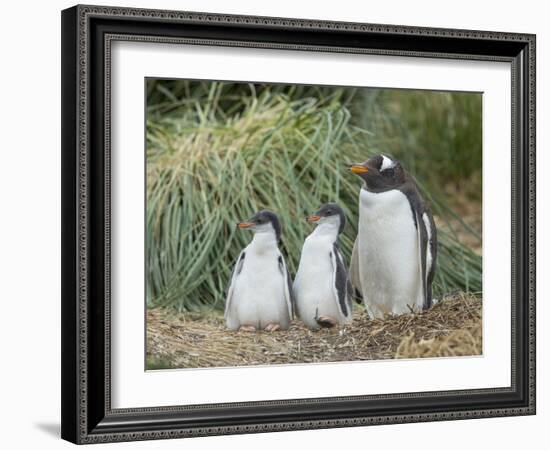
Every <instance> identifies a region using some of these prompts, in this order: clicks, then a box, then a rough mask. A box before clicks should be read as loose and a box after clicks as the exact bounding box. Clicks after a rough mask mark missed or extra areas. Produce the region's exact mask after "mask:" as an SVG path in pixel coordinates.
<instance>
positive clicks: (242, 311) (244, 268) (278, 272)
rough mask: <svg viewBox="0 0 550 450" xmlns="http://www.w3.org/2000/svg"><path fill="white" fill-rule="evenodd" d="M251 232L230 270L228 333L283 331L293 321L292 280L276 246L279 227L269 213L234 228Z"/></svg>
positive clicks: (226, 310) (226, 319)
mask: <svg viewBox="0 0 550 450" xmlns="http://www.w3.org/2000/svg"><path fill="white" fill-rule="evenodd" d="M237 226H238V227H239V228H241V229H249V230H252V231H253V232H254V237H253V239H252V241H251V242H250V244H248V245H247V246H246V248H245V249H244V250H243V251H241V253H240V255H239V257H238V258H237V262H236V264H235V267H234V269H233V274H232V276H231V282H230V284H229V288H228V290H227V298H226V303H225V321H226V326H227V328H229V329H230V330H242V331H255V330H266V331H276V330H286V329H288V327H289V326H290V321H291V320H292V318H293V308H294V306H293V293H292V280H291V278H290V274H289V273H288V270H287V266H286V262H285V259H284V258H283V255H282V254H281V252H280V251H279V247H278V242H279V239H280V237H281V224H280V222H279V218H278V217H277V215H276V214H275V213H274V212H272V211H269V210H262V211H260V212H258V213H256V214H254V215H253V216H252V217H251V218H250V219H249V220H247V221H243V222H240V223H238V224H237Z"/></svg>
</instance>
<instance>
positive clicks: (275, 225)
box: [237, 209, 281, 240]
mask: <svg viewBox="0 0 550 450" xmlns="http://www.w3.org/2000/svg"><path fill="white" fill-rule="evenodd" d="M237 226H238V227H239V228H249V229H251V230H252V231H254V232H255V233H267V232H274V233H275V236H276V238H277V240H279V239H280V238H281V222H280V221H279V218H278V217H277V214H275V213H274V212H273V211H269V210H268V209H262V210H261V211H258V212H257V213H256V214H254V215H253V216H252V217H251V218H250V219H248V220H245V221H243V222H239V223H238V224H237Z"/></svg>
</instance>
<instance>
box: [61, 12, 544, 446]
mask: <svg viewBox="0 0 550 450" xmlns="http://www.w3.org/2000/svg"><path fill="white" fill-rule="evenodd" d="M115 40H129V41H130V40H131V41H136V40H137V41H144V42H157V43H178V42H185V43H187V44H189V43H191V44H200V45H217V46H230V47H231V46H241V47H251V48H265V49H271V48H276V49H291V50H303V51H305V52H307V51H317V52H319V51H321V52H346V53H363V54H380V55H398V56H409V57H415V58H424V57H430V58H448V59H457V60H461V59H474V60H485V61H506V62H509V63H511V66H512V93H511V95H512V117H511V124H512V159H513V161H512V173H511V174H510V176H511V178H512V193H511V195H512V212H511V213H512V315H511V317H512V324H511V326H512V343H511V348H512V358H511V360H512V373H511V380H512V383H511V386H509V387H506V388H491V389H476V390H468V391H465V390H457V391H446V392H442V391H437V392H422V393H411V394H406V393H405V394H388V395H370V396H357V397H329V398H315V399H289V400H278V401H265V402H247V403H229V404H213V405H193V406H181V407H178V406H173V407H165V408H162V407H150V408H138V409H131V410H130V409H113V408H112V407H111V384H110V380H111V378H110V377H111V354H110V332H111V323H110V245H111V240H110V239H111V236H110V213H111V205H110V183H111V172H110V116H109V111H110V109H109V108H110V94H111V92H110V48H111V43H112V42H113V41H115ZM62 258H63V261H62V437H63V438H64V439H67V440H69V441H72V442H75V443H79V444H84V443H96V442H110V441H129V440H141V439H161V438H162V439H164V438H175V437H191V436H205V435H216V434H230V433H252V432H267V431H283V430H300V429H312V428H328V427H347V426H363V425H374V424H389V423H403V422H421V421H437V420H454V419H468V418H481V417H496V416H510V415H527V414H534V413H535V36H534V35H530V34H514V33H501V32H486V31H470V30H450V29H434V28H417V27H405V26H394V25H376V24H363V23H342V22H328V21H310V20H298V19H279V18H269V17H249V16H229V15H216V14H203V13H190V12H178V11H157V10H144V9H126V8H114V7H113V8H112V7H98V6H75V7H73V8H70V9H67V10H65V11H63V12H62Z"/></svg>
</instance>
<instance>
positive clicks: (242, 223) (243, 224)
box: [237, 221, 254, 228]
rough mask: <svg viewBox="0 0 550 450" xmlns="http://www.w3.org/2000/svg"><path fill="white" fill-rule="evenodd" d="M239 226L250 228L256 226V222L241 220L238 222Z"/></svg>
mask: <svg viewBox="0 0 550 450" xmlns="http://www.w3.org/2000/svg"><path fill="white" fill-rule="evenodd" d="M237 226H238V227H239V228H250V227H252V226H254V222H248V221H245V222H239V223H238V224H237Z"/></svg>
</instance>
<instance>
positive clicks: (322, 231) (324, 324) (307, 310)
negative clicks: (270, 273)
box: [294, 203, 352, 330]
mask: <svg viewBox="0 0 550 450" xmlns="http://www.w3.org/2000/svg"><path fill="white" fill-rule="evenodd" d="M307 220H308V222H314V223H316V224H317V226H316V228H315V230H314V231H313V232H312V233H311V234H310V235H309V236H308V237H307V238H306V240H305V242H304V246H303V248H302V254H301V256H300V265H299V267H298V272H297V274H296V279H295V282H294V295H295V298H296V309H297V314H298V316H299V317H300V319H302V321H303V322H304V323H305V324H306V325H307V326H308V327H309V328H311V329H314V330H317V329H319V328H332V327H334V326H336V325H339V324H347V323H350V322H351V318H352V286H351V283H350V280H349V277H348V273H347V270H346V263H345V262H344V257H343V256H342V252H341V251H340V249H339V247H338V243H337V241H338V235H339V234H340V233H341V232H342V231H343V230H344V226H345V223H346V218H345V215H344V211H342V208H340V206H338V205H337V204H336V203H327V204H325V205H323V206H321V208H320V209H319V211H317V212H316V213H315V214H314V215H311V216H309V217H308V218H307Z"/></svg>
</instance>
